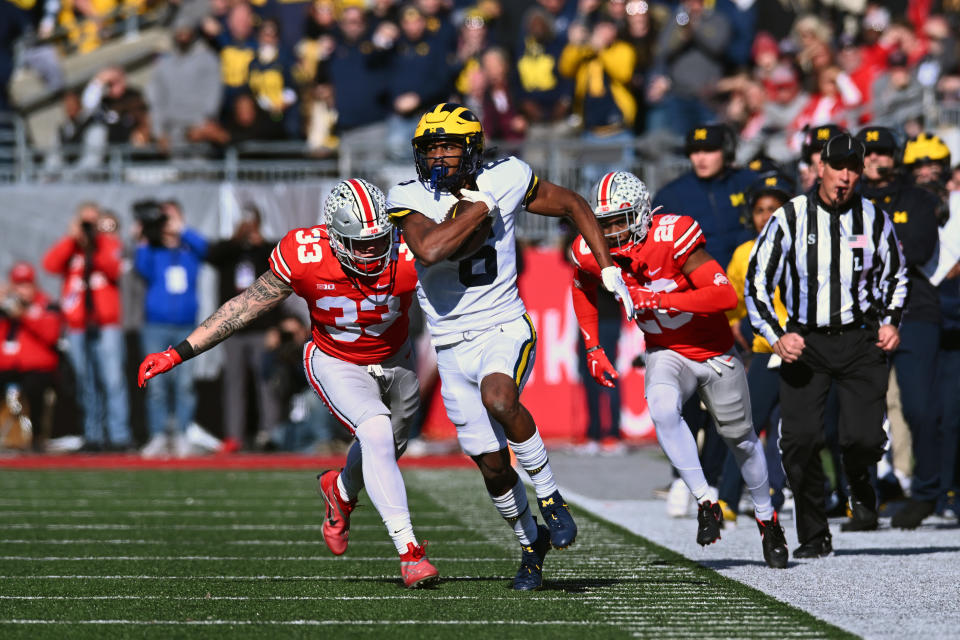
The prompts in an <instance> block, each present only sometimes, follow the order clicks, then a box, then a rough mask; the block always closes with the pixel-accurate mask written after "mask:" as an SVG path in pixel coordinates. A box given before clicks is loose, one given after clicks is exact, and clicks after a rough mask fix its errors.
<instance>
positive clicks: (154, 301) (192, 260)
mask: <svg viewBox="0 0 960 640" xmlns="http://www.w3.org/2000/svg"><path fill="white" fill-rule="evenodd" d="M133 214H134V217H135V218H136V220H137V223H138V224H139V225H140V229H141V234H140V235H141V240H140V245H139V246H138V247H137V250H136V253H135V254H134V259H133V263H134V268H135V269H136V270H137V273H139V274H140V275H141V277H143V279H144V282H145V283H146V286H147V293H146V298H145V300H144V320H145V322H144V325H143V330H142V331H141V333H140V336H141V340H142V346H143V352H144V353H153V352H155V351H163V350H164V349H166V348H167V347H169V346H170V345H172V344H177V343H178V342H179V341H180V339H181V337H182V336H183V335H184V333H187V332H189V331H190V330H191V329H193V327H194V325H195V324H196V321H197V310H198V307H199V302H198V300H197V279H198V276H199V275H200V265H201V264H202V263H203V259H204V257H205V256H206V255H207V241H206V239H204V237H203V236H201V235H200V234H199V233H198V232H197V231H194V230H193V229H188V228H187V227H186V226H185V225H184V219H183V210H182V209H181V207H180V203H178V202H177V201H175V200H167V201H163V202H159V201H156V200H141V201H139V202H135V203H134V204H133ZM185 364H186V366H183V367H179V368H178V369H177V370H176V371H174V372H173V373H172V374H171V375H169V376H164V377H163V378H161V379H159V380H158V381H157V382H159V384H156V383H155V384H152V385H150V387H149V388H148V389H147V426H148V427H149V429H150V441H149V442H147V444H146V445H145V446H144V447H143V449H142V453H143V455H144V457H158V456H165V455H169V454H171V453H172V454H174V455H176V456H177V457H183V456H185V455H187V453H188V447H187V442H186V437H185V433H186V429H187V427H188V426H189V425H190V423H191V422H192V421H193V414H194V410H195V409H196V406H197V397H196V392H195V391H194V388H193V367H192V366H191V365H193V362H190V363H185ZM171 417H172V418H173V421H174V426H173V429H172V437H171V432H170V431H169V430H168V425H167V423H168V422H169V420H170V418H171Z"/></svg>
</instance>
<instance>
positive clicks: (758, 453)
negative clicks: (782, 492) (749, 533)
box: [731, 432, 773, 520]
mask: <svg viewBox="0 0 960 640" xmlns="http://www.w3.org/2000/svg"><path fill="white" fill-rule="evenodd" d="M731 444H733V443H731ZM733 456H734V458H736V460H737V464H739V465H740V473H741V475H743V482H744V484H746V485H747V491H749V492H750V497H751V498H753V507H754V511H756V514H757V518H758V519H760V520H769V519H770V518H772V517H773V502H772V500H771V499H770V481H769V478H768V476H767V460H766V458H765V457H764V455H763V445H762V444H760V439H759V438H757V436H756V434H754V433H753V432H750V433H749V434H748V435H747V437H746V438H745V439H743V440H741V441H740V442H738V443H736V444H733Z"/></svg>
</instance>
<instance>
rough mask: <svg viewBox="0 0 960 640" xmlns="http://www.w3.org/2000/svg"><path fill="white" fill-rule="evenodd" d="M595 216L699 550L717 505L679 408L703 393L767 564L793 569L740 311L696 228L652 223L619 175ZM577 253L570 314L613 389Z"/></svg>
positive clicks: (680, 219) (636, 191) (599, 199)
mask: <svg viewBox="0 0 960 640" xmlns="http://www.w3.org/2000/svg"><path fill="white" fill-rule="evenodd" d="M593 210H594V214H595V215H596V216H597V219H598V222H599V223H600V228H601V229H602V230H603V232H604V236H605V237H606V239H607V244H608V246H609V247H610V253H611V255H612V256H613V260H614V263H615V264H617V265H618V266H620V268H621V269H622V270H623V279H624V280H625V281H626V283H627V287H628V288H629V290H630V296H631V298H632V299H633V303H634V306H635V308H636V309H637V314H636V321H637V325H638V326H639V327H640V328H641V329H642V330H643V334H644V340H645V342H646V355H645V361H646V374H645V376H644V384H645V391H646V398H647V407H648V409H649V411H650V417H651V419H652V420H653V424H654V427H656V431H657V440H658V441H659V442H660V447H661V448H662V449H663V452H664V453H665V454H666V455H667V457H668V458H669V459H670V462H671V464H673V466H674V467H675V468H676V470H677V472H678V473H679V474H680V477H681V478H682V479H683V481H684V483H686V485H687V488H688V489H689V490H690V493H692V494H693V496H694V497H695V498H696V500H697V503H698V504H699V513H698V515H697V521H698V529H697V542H698V543H699V544H700V545H708V544H712V543H714V542H716V541H717V540H719V539H720V525H721V523H722V522H723V516H722V515H721V512H720V505H719V504H717V503H716V502H715V501H713V500H711V499H710V498H709V497H708V489H709V487H708V485H707V479H706V477H704V474H703V469H702V468H701V466H700V461H699V460H698V457H697V443H696V441H695V440H694V439H693V435H692V434H691V433H690V429H689V427H687V424H686V422H685V421H684V419H683V416H682V415H681V413H680V408H681V407H682V406H683V404H684V403H685V402H686V401H687V400H688V399H689V398H690V397H691V396H692V395H693V393H694V392H697V393H698V394H699V396H700V399H701V401H702V402H703V403H704V405H706V408H707V411H708V412H709V413H710V414H711V416H712V417H713V419H714V422H715V423H716V425H717V431H718V432H719V434H720V437H721V438H723V440H724V441H725V442H726V443H727V446H729V447H730V449H731V450H732V451H733V455H734V457H735V458H736V460H737V463H738V465H739V466H740V470H741V473H742V474H743V477H744V480H745V482H746V484H747V488H748V490H749V491H750V495H751V497H752V498H753V502H754V506H755V508H756V517H757V526H758V527H759V529H760V536H761V539H762V542H763V556H764V560H766V562H767V564H768V565H769V566H771V567H774V568H785V567H786V566H787V556H788V552H787V543H786V539H785V538H784V535H783V528H782V527H781V526H780V523H779V521H778V518H777V513H776V511H774V509H773V505H772V504H771V501H770V485H769V482H768V479H767V463H766V460H765V458H764V455H763V448H762V447H761V445H760V442H759V440H758V439H757V434H756V433H754V430H753V420H752V418H751V413H750V395H749V392H748V390H747V378H746V375H745V373H744V368H743V362H742V361H741V359H740V356H739V355H738V354H737V352H736V350H735V349H734V347H733V335H732V334H731V332H730V328H729V325H727V320H726V316H725V315H724V313H723V312H724V311H725V310H727V309H732V308H734V307H735V306H737V293H736V291H734V289H733V287H732V286H731V285H730V282H729V281H728V280H727V276H726V274H725V273H724V271H723V267H721V266H720V265H719V264H718V263H717V261H716V260H714V259H713V257H712V256H711V255H710V254H709V253H707V251H706V248H705V245H706V239H705V238H704V235H703V232H702V231H701V229H700V225H699V224H697V222H696V221H695V220H694V219H693V218H691V217H690V216H685V215H679V214H673V213H669V214H663V215H654V214H655V213H656V211H655V210H654V211H651V210H650V195H649V193H648V192H647V187H646V185H644V183H643V182H642V181H641V180H640V179H639V178H637V177H636V176H635V175H633V174H632V173H628V172H626V171H614V172H611V173H608V174H606V175H604V176H603V177H602V178H601V179H600V181H599V182H598V183H597V185H596V186H595V187H594V188H593ZM571 253H572V256H573V259H574V262H575V263H576V266H577V270H576V272H575V275H574V282H573V285H574V286H573V289H572V295H573V308H574V311H575V312H576V315H577V322H578V323H579V325H580V333H581V334H582V336H583V341H584V345H585V346H586V350H587V362H588V365H589V366H588V370H589V372H590V374H591V376H592V377H593V378H594V379H595V380H596V381H597V382H598V383H600V384H602V385H605V386H608V387H610V386H613V385H614V384H615V382H614V381H615V379H616V378H617V372H616V369H614V368H613V365H612V364H611V363H610V361H609V360H608V359H607V356H606V354H605V353H604V351H603V348H602V347H601V346H600V345H599V342H598V339H597V333H598V331H597V304H596V296H597V289H598V287H599V285H600V268H599V266H598V265H597V262H596V260H595V259H594V258H593V255H592V253H591V252H590V250H589V249H587V247H586V244H585V243H584V241H583V239H582V238H581V237H577V238H576V239H575V240H574V241H573V247H572V248H571Z"/></svg>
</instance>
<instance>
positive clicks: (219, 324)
mask: <svg viewBox="0 0 960 640" xmlns="http://www.w3.org/2000/svg"><path fill="white" fill-rule="evenodd" d="M291 293H293V288H291V287H290V285H288V284H286V283H285V282H283V281H282V280H280V279H279V278H277V276H275V275H273V273H272V272H270V271H267V272H266V273H264V274H263V275H262V276H260V277H259V278H258V279H257V281H256V282H254V283H253V284H252V285H250V287H249V288H247V289H246V290H245V291H244V292H243V293H241V294H240V295H238V296H235V297H233V298H231V299H230V300H228V301H227V302H225V303H224V304H223V306H222V307H220V308H219V309H217V310H216V311H214V312H213V314H211V316H210V317H209V318H207V319H206V320H204V321H203V322H202V323H200V326H199V327H197V328H196V329H195V330H194V331H193V333H191V334H190V335H189V336H188V337H187V339H188V340H189V342H190V344H191V345H192V346H193V349H194V351H195V352H196V353H198V354H199V353H202V352H204V351H207V350H208V349H212V348H213V347H215V346H216V345H218V344H220V343H221V342H223V341H224V340H226V339H227V338H228V337H230V336H231V335H233V334H234V333H235V332H236V331H238V330H240V329H242V328H243V327H245V326H247V325H248V324H250V323H251V322H252V321H253V320H255V319H256V318H258V317H259V316H261V315H263V314H264V313H266V312H267V311H269V310H270V309H273V308H274V307H275V306H277V305H278V304H280V303H281V302H283V300H284V299H285V298H286V297H287V296H289V295H290V294H291Z"/></svg>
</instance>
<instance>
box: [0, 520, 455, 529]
mask: <svg viewBox="0 0 960 640" xmlns="http://www.w3.org/2000/svg"><path fill="white" fill-rule="evenodd" d="M322 527H323V525H322V524H223V525H216V524H210V525H206V524H164V523H162V522H151V523H149V524H121V523H114V522H110V523H96V524H71V523H67V522H64V523H61V522H57V523H43V524H37V523H29V522H17V523H13V524H0V531H2V530H4V529H31V530H33V529H40V530H43V529H47V530H50V531H59V530H70V531H72V530H75V529H94V530H104V531H110V530H116V531H127V530H131V529H153V530H156V529H165V530H171V531H320V530H321V528H322ZM463 528H464V527H463V526H461V525H452V524H451V525H446V524H437V525H430V524H423V525H419V524H418V525H417V530H418V531H463ZM350 530H351V531H383V525H382V524H376V525H374V524H352V525H351V526H350Z"/></svg>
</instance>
